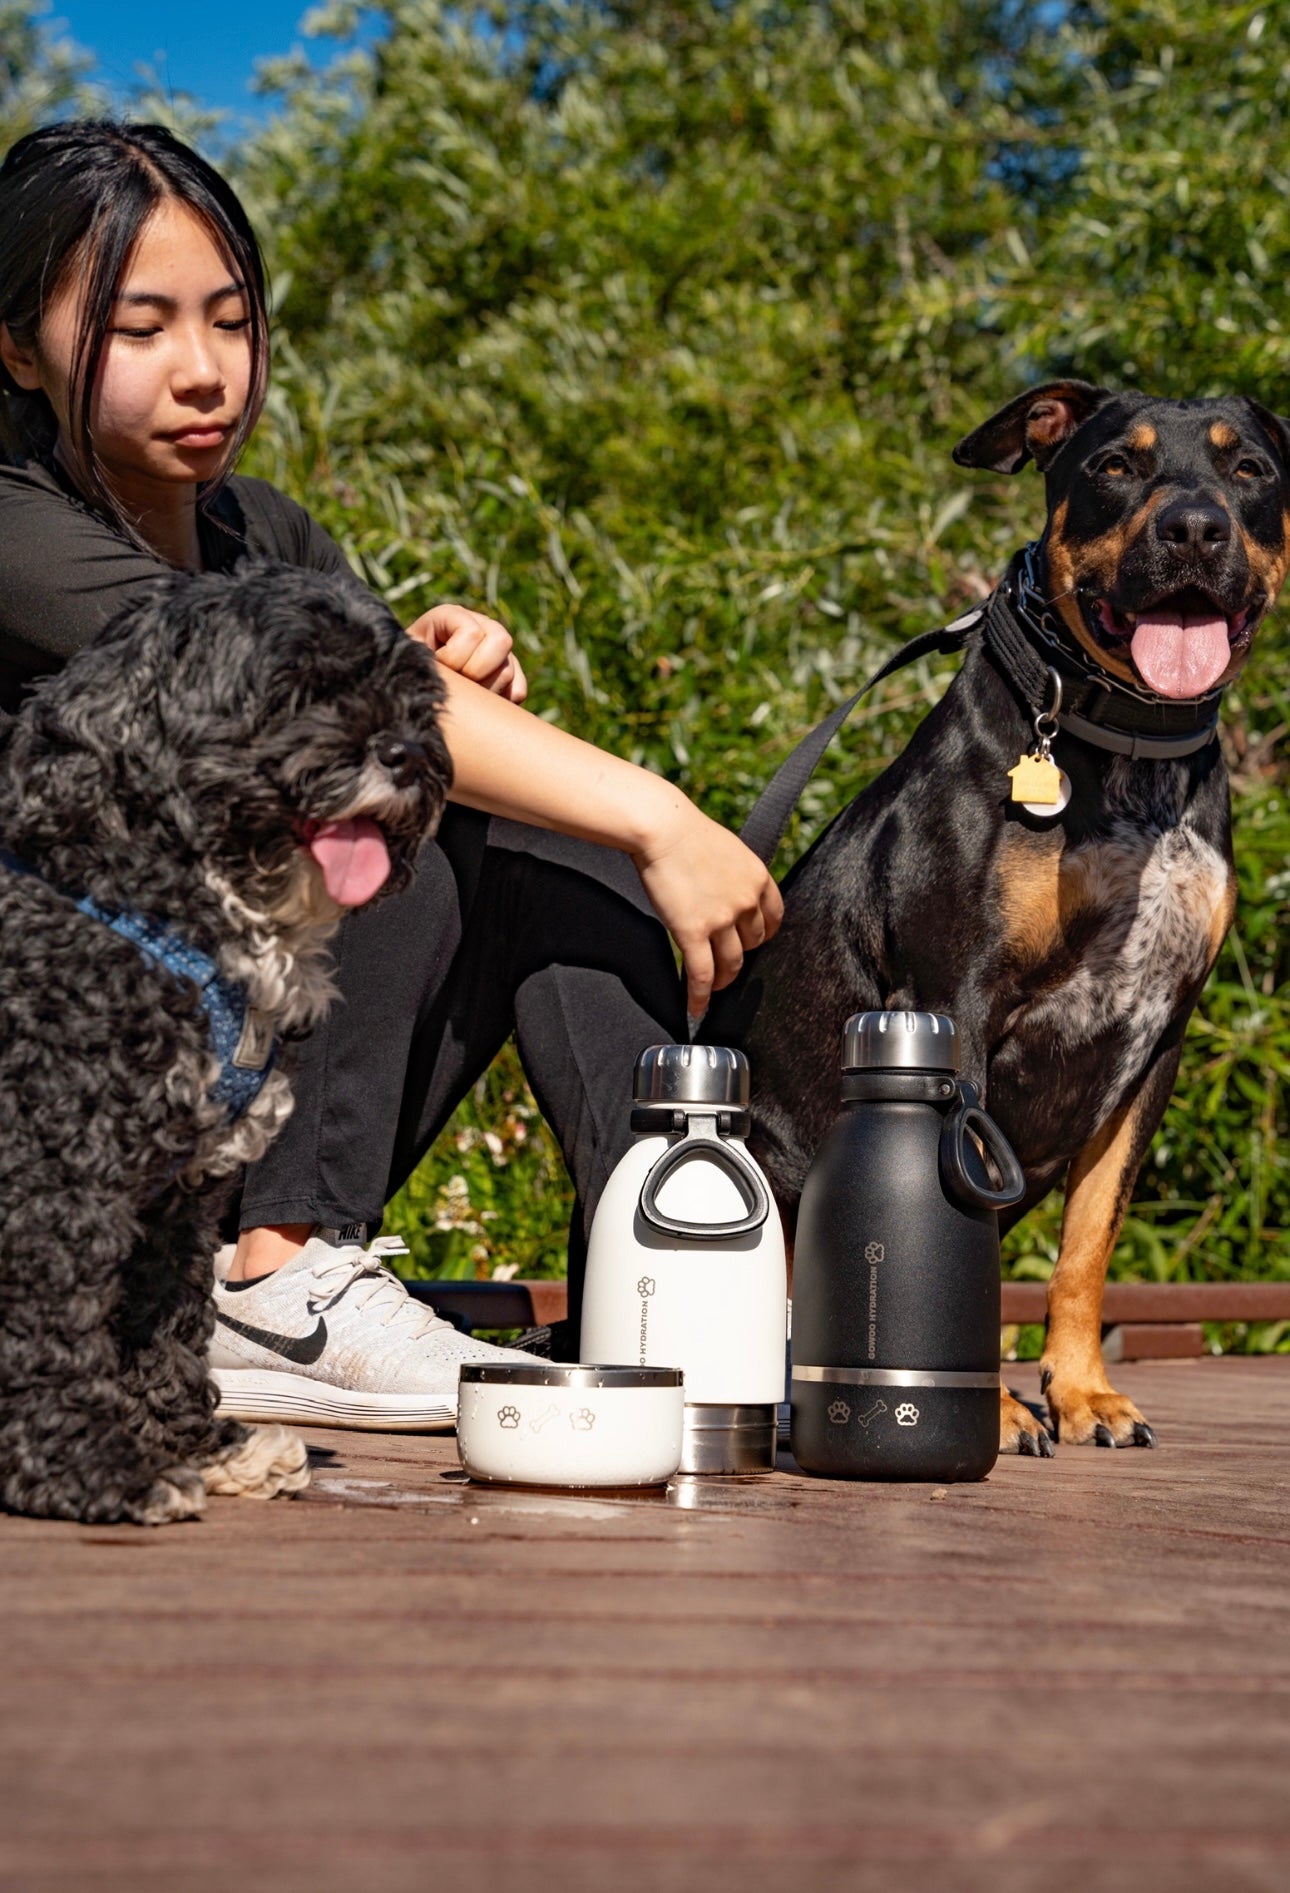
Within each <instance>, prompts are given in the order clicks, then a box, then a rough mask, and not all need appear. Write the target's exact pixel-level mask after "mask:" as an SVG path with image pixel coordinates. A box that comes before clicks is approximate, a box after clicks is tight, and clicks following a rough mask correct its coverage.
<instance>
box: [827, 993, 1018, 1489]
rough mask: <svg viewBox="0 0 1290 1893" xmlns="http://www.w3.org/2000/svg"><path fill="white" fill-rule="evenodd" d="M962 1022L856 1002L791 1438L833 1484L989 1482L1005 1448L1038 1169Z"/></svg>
mask: <svg viewBox="0 0 1290 1893" xmlns="http://www.w3.org/2000/svg"><path fill="white" fill-rule="evenodd" d="M958 1074H959V1046H958V1037H957V1034H956V1033H955V1030H954V1024H953V1021H952V1020H951V1019H949V1018H947V1017H946V1016H945V1015H944V1014H943V1013H934V1012H858V1013H856V1014H855V1015H854V1016H853V1017H852V1018H850V1019H848V1020H847V1023H846V1028H845V1031H844V1033H843V1055H842V1100H843V1110H842V1116H841V1117H840V1119H839V1120H838V1122H837V1123H836V1124H835V1125H834V1127H833V1129H832V1130H831V1131H830V1132H829V1135H828V1136H827V1137H826V1138H825V1140H824V1142H823V1144H822V1145H821V1146H820V1149H819V1151H818V1153H817V1155H816V1158H815V1162H814V1163H813V1164H812V1166H811V1171H810V1175H809V1176H808V1177H807V1179H806V1187H805V1189H804V1190H803V1192H802V1203H801V1209H800V1211H799V1214H798V1223H797V1239H796V1245H795V1253H794V1265H793V1337H792V1376H793V1378H792V1445H793V1456H794V1458H795V1459H796V1460H797V1463H798V1465H799V1466H801V1467H802V1468H803V1470H804V1471H806V1472H818V1473H824V1474H826V1475H827V1476H829V1477H831V1478H835V1479H938V1480H946V1481H950V1480H961V1479H984V1477H985V1475H986V1474H987V1473H988V1472H989V1470H990V1468H991V1466H993V1464H994V1462H995V1459H996V1458H997V1457H998V1452H999V1226H998V1211H999V1210H1000V1209H1003V1208H1006V1207H1009V1206H1010V1205H1012V1204H1014V1203H1019V1202H1020V1201H1021V1198H1022V1196H1023V1195H1024V1193H1025V1179H1024V1178H1023V1176H1022V1173H1021V1166H1020V1165H1019V1164H1018V1162H1017V1159H1016V1157H1015V1156H1014V1154H1013V1152H1012V1149H1011V1147H1010V1145H1009V1144H1008V1142H1007V1139H1006V1138H1005V1137H1004V1135H1003V1132H1002V1131H1001V1130H1000V1129H999V1127H998V1125H997V1124H995V1123H994V1122H993V1120H992V1119H991V1118H989V1117H987V1115H986V1114H985V1112H984V1111H983V1110H982V1109H981V1108H980V1094H979V1092H978V1091H977V1088H976V1086H975V1085H974V1084H971V1083H969V1082H967V1081H966V1080H964V1079H961V1078H960V1077H959V1075H958Z"/></svg>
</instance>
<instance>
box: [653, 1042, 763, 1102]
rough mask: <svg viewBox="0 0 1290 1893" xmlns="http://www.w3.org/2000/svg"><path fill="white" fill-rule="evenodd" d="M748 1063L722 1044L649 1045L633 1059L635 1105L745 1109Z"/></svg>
mask: <svg viewBox="0 0 1290 1893" xmlns="http://www.w3.org/2000/svg"><path fill="white" fill-rule="evenodd" d="M750 1095H751V1079H750V1077H749V1071H748V1060H747V1059H746V1058H745V1057H744V1055H743V1053H742V1052H736V1051H733V1050H731V1048H730V1047H729V1046H726V1045H651V1046H649V1047H648V1049H647V1050H645V1051H643V1052H642V1053H641V1055H640V1057H639V1058H638V1059H637V1060H636V1072H635V1076H634V1079H633V1082H632V1097H633V1099H634V1101H635V1102H636V1103H637V1104H678V1105H685V1104H726V1105H733V1106H734V1107H735V1109H736V1110H746V1109H747V1108H748V1099H749V1097H750Z"/></svg>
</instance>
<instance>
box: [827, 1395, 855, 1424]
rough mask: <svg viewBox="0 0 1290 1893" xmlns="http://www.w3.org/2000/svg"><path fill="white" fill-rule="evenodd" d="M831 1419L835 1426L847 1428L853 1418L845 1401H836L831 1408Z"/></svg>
mask: <svg viewBox="0 0 1290 1893" xmlns="http://www.w3.org/2000/svg"><path fill="white" fill-rule="evenodd" d="M829 1418H830V1419H831V1420H832V1422H833V1424H834V1426H845V1425H846V1423H847V1421H848V1420H849V1419H850V1418H851V1409H850V1407H849V1406H848V1405H847V1403H846V1401H845V1400H834V1401H833V1402H832V1404H831V1405H830V1407H829Z"/></svg>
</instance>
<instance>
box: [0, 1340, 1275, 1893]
mask: <svg viewBox="0 0 1290 1893" xmlns="http://www.w3.org/2000/svg"><path fill="white" fill-rule="evenodd" d="M1009 1378H1010V1380H1011V1382H1012V1384H1013V1385H1014V1386H1018V1387H1020V1388H1021V1389H1022V1390H1023V1391H1024V1392H1026V1393H1028V1394H1031V1393H1033V1390H1034V1376H1033V1370H1031V1369H1029V1368H1017V1369H1013V1370H1011V1371H1010V1375H1009ZM1117 1381H1118V1383H1119V1384H1120V1385H1121V1386H1122V1387H1123V1389H1124V1390H1125V1391H1126V1392H1129V1393H1131V1394H1132V1395H1133V1396H1134V1397H1135V1398H1136V1399H1137V1400H1138V1402H1139V1404H1140V1405H1141V1406H1142V1407H1143V1408H1144V1409H1145V1411H1146V1412H1147V1413H1148V1415H1149V1417H1150V1418H1151V1419H1152V1420H1153V1422H1155V1424H1156V1425H1157V1427H1158V1429H1159V1432H1160V1438H1161V1444H1160V1448H1159V1450H1158V1451H1156V1452H1154V1453H1150V1452H1144V1451H1133V1452H1118V1453H1111V1452H1099V1451H1094V1450H1088V1449H1081V1450H1076V1449H1074V1448H1067V1449H1065V1450H1059V1452H1058V1455H1057V1457H1056V1459H1055V1460H1053V1461H1052V1462H1044V1461H1036V1460H1010V1461H1007V1462H1004V1463H1002V1464H1001V1465H1000V1466H999V1467H998V1469H997V1470H996V1472H995V1473H994V1474H993V1475H992V1476H991V1478H990V1479H989V1480H988V1481H987V1482H986V1483H984V1484H982V1485H979V1486H956V1487H951V1488H949V1489H948V1490H943V1489H940V1488H931V1487H909V1486H906V1487H879V1486H851V1485H837V1484H828V1483H824V1482H822V1481H819V1480H811V1479H806V1478H803V1477H801V1476H800V1475H798V1474H796V1473H795V1472H793V1471H792V1470H791V1468H790V1469H789V1470H786V1471H784V1472H781V1473H780V1474H778V1475H776V1476H774V1477H772V1478H765V1479H762V1480H760V1481H749V1482H745V1483H742V1484H728V1483H716V1482H709V1483H705V1484H703V1485H698V1484H697V1483H695V1484H692V1485H691V1486H690V1487H689V1489H688V1491H687V1492H686V1493H685V1494H684V1495H681V1494H679V1493H677V1492H673V1493H672V1494H671V1495H670V1496H669V1498H668V1499H666V1500H665V1499H662V1498H653V1499H646V1500H640V1501H635V1502H632V1501H627V1500H619V1499H609V1498H604V1497H599V1498H597V1497H573V1496H555V1495H549V1494H543V1493H522V1492H513V1491H512V1492H506V1491H501V1490H481V1489H478V1488H474V1487H470V1486H467V1485H464V1484H462V1483H461V1482H460V1479H459V1475H457V1474H456V1473H455V1471H454V1467H455V1458H456V1455H455V1448H454V1445H453V1442H452V1440H451V1439H446V1440H445V1439H438V1440H435V1439H416V1438H410V1437H402V1438H394V1437H389V1436H386V1437H364V1436H361V1435H357V1434H340V1433H330V1434H324V1433H321V1432H316V1433H314V1434H312V1435H311V1436H310V1438H311V1444H313V1445H314V1446H316V1447H317V1449H318V1454H317V1465H316V1472H315V1483H314V1486H313V1488H312V1491H311V1493H310V1494H309V1495H308V1497H307V1498H305V1499H302V1500H299V1501H296V1502H295V1503H284V1502H278V1503H275V1504H273V1505H271V1506H260V1505H256V1504H252V1503H247V1502H245V1501H243V1502H237V1501H232V1500H220V1501H215V1502H213V1504H212V1507H211V1510H210V1512H209V1514H208V1516H207V1519H206V1520H205V1521H204V1522H203V1523H202V1524H200V1525H187V1526H179V1527H172V1528H170V1529H168V1530H164V1531H158V1532H144V1531H133V1530H128V1529H113V1530H93V1529H87V1528H81V1527H77V1526H59V1525H47V1524H41V1523H36V1522H34V1521H30V1520H23V1519H3V1520H0V1572H2V1573H3V1593H2V1594H3V1599H4V1610H3V1617H2V1619H0V1639H2V1641H0V1701H2V1703H3V1717H2V1719H0V1744H2V1745H3V1760H2V1762H0V1784H2V1788H0V1792H2V1795H3V1815H2V1818H0V1886H3V1888H4V1889H5V1893H50V1890H51V1889H59V1890H60V1893H61V1890H62V1889H68V1890H69V1893H70V1890H72V1889H74V1890H75V1893H100V1890H101V1889H112V1890H113V1893H117V1890H118V1889H119V1890H120V1893H215V1890H216V1889H219V1893H259V1890H260V1889H272V1890H273V1893H333V1890H335V1893H340V1890H341V1889H345V1893H404V1890H405V1889H408V1890H411V1889H417V1890H418V1893H420V1890H421V1889H426V1890H429V1889H435V1890H436V1893H457V1890H458V1889H465V1890H468V1893H475V1890H476V1889H478V1890H479V1893H512V1890H513V1893H521V1890H522V1893H534V1890H535V1889H536V1890H537V1893H546V1890H547V1889H571V1890H573V1893H584V1890H585V1893H591V1890H592V1889H595V1893H608V1890H609V1889H615V1890H616V1889H636V1888H641V1889H667V1890H668V1893H671V1890H672V1889H677V1890H678V1893H679V1890H681V1889H685V1890H687V1893H688V1890H689V1889H703V1893H708V1890H709V1889H712V1890H713V1893H761V1889H763V1888H764V1889H767V1893H769V1890H770V1889H775V1893H796V1890H797V1889H799V1888H801V1889H811V1893H832V1889H847V1890H848V1893H853V1890H854V1893H870V1889H872V1890H873V1893H878V1889H882V1893H925V1890H926V1893H930V1890H931V1889H935V1890H936V1893H941V1890H942V1889H949V1890H950V1893H954V1890H955V1889H959V1888H964V1889H977V1888H980V1889H982V1893H985V1890H986V1889H989V1893H1014V1889H1015V1890H1016V1893H1022V1889H1025V1893H1033V1890H1034V1889H1041V1893H1076V1890H1077V1889H1078V1893H1121V1890H1123V1893H1129V1889H1133V1893H1179V1890H1183V1893H1190V1890H1191V1889H1207V1890H1208V1889H1214V1893H1220V1890H1221V1893H1229V1890H1230V1889H1247V1888H1251V1889H1265V1888H1266V1889H1269V1893H1270V1890H1271V1889H1273V1888H1275V1889H1277V1890H1278V1893H1280V1889H1281V1888H1283V1887H1285V1886H1286V1885H1290V1713H1288V1711H1290V1359H1285V1358H1282V1359H1278V1360H1263V1361H1260V1360H1241V1359H1227V1360H1221V1361H1214V1360H1206V1361H1201V1362H1186V1363H1177V1364H1159V1365H1157V1364H1152V1365H1137V1366H1125V1367H1123V1368H1121V1369H1120V1370H1119V1371H1118V1373H1117ZM785 1464H786V1465H787V1464H788V1462H787V1461H786V1462H785Z"/></svg>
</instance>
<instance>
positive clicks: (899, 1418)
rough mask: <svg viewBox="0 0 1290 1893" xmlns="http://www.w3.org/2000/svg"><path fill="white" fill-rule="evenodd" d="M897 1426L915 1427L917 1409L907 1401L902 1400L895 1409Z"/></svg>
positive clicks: (916, 1423)
mask: <svg viewBox="0 0 1290 1893" xmlns="http://www.w3.org/2000/svg"><path fill="white" fill-rule="evenodd" d="M896 1425H897V1426H917V1425H918V1408H917V1407H916V1406H914V1405H913V1404H912V1403H911V1402H910V1401H908V1400H902V1401H901V1403H900V1405H899V1406H898V1407H897V1408H896Z"/></svg>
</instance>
